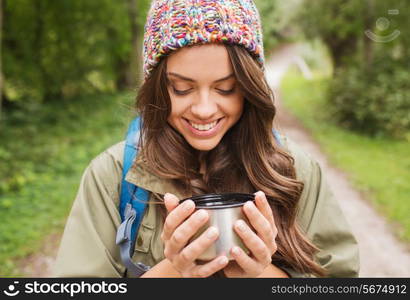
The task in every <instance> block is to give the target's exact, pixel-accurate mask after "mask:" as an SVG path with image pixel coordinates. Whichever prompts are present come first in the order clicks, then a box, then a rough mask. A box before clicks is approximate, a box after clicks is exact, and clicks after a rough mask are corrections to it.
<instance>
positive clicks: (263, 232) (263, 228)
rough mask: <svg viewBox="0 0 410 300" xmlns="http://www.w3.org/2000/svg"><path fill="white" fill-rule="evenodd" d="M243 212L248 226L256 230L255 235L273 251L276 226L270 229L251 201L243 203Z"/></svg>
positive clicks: (268, 223) (269, 225) (270, 226)
mask: <svg viewBox="0 0 410 300" xmlns="http://www.w3.org/2000/svg"><path fill="white" fill-rule="evenodd" d="M244 212H245V215H246V216H247V218H248V220H249V222H250V224H251V225H252V227H253V228H254V229H255V230H256V233H257V235H258V236H259V237H260V238H261V239H262V240H263V242H264V243H265V244H266V246H267V247H268V248H269V249H270V250H272V251H273V248H274V247H273V246H274V245H273V244H274V243H275V238H276V234H277V232H276V226H275V225H273V226H274V227H273V228H272V224H271V223H270V222H269V221H268V220H267V219H266V217H265V216H264V215H263V214H262V213H261V211H260V210H259V209H258V208H257V207H256V206H255V204H253V202H251V201H248V202H246V203H245V205H244ZM272 254H273V253H272Z"/></svg>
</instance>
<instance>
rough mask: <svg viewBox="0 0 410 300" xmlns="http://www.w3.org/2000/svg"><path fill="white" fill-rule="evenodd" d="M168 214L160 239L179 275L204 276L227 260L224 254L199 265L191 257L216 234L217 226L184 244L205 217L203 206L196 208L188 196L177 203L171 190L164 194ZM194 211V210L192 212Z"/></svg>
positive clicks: (194, 258)
mask: <svg viewBox="0 0 410 300" xmlns="http://www.w3.org/2000/svg"><path fill="white" fill-rule="evenodd" d="M164 202H165V206H166V208H167V211H168V216H167V218H166V219H165V223H164V229H163V231H162V234H161V239H162V241H163V242H164V246H165V247H164V255H165V257H166V258H167V259H168V260H169V261H170V262H171V263H172V265H173V267H174V268H175V269H176V270H177V271H178V272H180V273H181V275H182V277H208V276H210V275H212V274H213V273H215V272H217V271H219V270H221V269H223V268H224V267H225V266H226V265H227V264H228V258H227V257H226V256H224V255H222V256H219V257H216V258H215V259H213V260H211V261H210V262H207V263H205V264H202V265H198V264H196V263H195V260H196V259H197V258H198V257H199V256H200V255H201V254H202V253H203V252H204V251H205V250H206V249H207V248H208V247H209V246H211V244H212V243H213V242H215V240H216V239H217V238H218V235H219V233H218V229H217V228H215V227H210V228H208V229H207V230H206V231H205V232H204V233H202V234H201V235H200V236H199V237H198V238H197V239H195V240H194V241H192V242H191V243H189V244H188V242H189V240H190V239H191V238H192V236H193V235H194V234H195V233H196V232H197V231H198V230H199V229H200V228H201V227H202V226H203V225H205V223H206V222H207V221H208V219H209V215H208V213H207V211H206V210H203V209H200V210H198V211H196V212H194V210H195V203H194V202H193V201H192V200H187V201H184V202H183V203H182V204H180V205H178V203H179V199H178V198H177V197H176V196H175V195H173V194H169V193H167V194H165V195H164ZM193 212H194V213H193Z"/></svg>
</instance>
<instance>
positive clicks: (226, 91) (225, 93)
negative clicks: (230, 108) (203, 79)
mask: <svg viewBox="0 0 410 300" xmlns="http://www.w3.org/2000/svg"><path fill="white" fill-rule="evenodd" d="M217 90H218V91H219V92H220V93H221V94H223V95H229V94H232V93H233V91H234V90H235V87H233V88H232V89H230V90H220V89H217Z"/></svg>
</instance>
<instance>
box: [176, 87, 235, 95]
mask: <svg viewBox="0 0 410 300" xmlns="http://www.w3.org/2000/svg"><path fill="white" fill-rule="evenodd" d="M172 90H173V92H174V93H175V94H176V95H181V96H182V95H187V94H189V92H190V91H191V90H192V89H187V90H183V91H181V90H177V89H176V88H175V87H172ZM216 90H217V91H218V92H219V93H221V94H222V95H230V94H232V93H233V92H234V90H235V87H233V88H232V89H230V90H221V89H216Z"/></svg>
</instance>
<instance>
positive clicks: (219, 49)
mask: <svg viewBox="0 0 410 300" xmlns="http://www.w3.org/2000/svg"><path fill="white" fill-rule="evenodd" d="M167 77H168V80H169V85H168V93H169V95H170V98H171V104H172V109H171V114H170V115H169V117H168V122H169V124H171V126H172V127H174V128H175V129H176V130H178V132H180V133H181V134H182V135H183V136H184V138H185V139H186V140H187V142H188V143H189V144H190V145H191V146H192V147H193V148H195V149H197V150H201V151H209V150H211V149H213V148H215V147H216V146H217V145H218V143H219V142H220V141H221V139H222V137H223V136H224V134H225V133H226V132H227V131H228V130H229V128H231V127H232V126H233V125H234V124H235V123H236V122H237V121H238V120H239V118H240V117H241V114H242V111H243V105H244V98H243V96H242V94H241V93H240V91H239V87H238V86H237V84H236V79H235V77H234V74H233V71H232V66H231V62H230V60H229V56H228V52H227V50H226V49H225V47H224V46H223V45H217V44H206V45H199V46H198V45H197V46H194V47H185V48H182V49H180V50H178V51H176V52H175V53H173V54H172V55H170V56H169V57H168V59H167Z"/></svg>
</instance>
